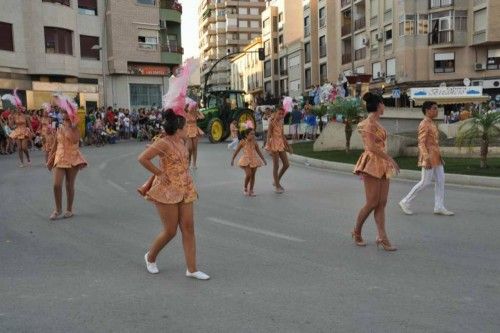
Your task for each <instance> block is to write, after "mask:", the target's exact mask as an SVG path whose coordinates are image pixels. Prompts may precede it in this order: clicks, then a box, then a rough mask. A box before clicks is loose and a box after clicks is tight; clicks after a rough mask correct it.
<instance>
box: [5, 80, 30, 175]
mask: <svg viewBox="0 0 500 333" xmlns="http://www.w3.org/2000/svg"><path fill="white" fill-rule="evenodd" d="M2 99H3V100H8V101H9V102H10V103H11V104H12V105H14V106H15V108H14V112H13V113H12V114H11V115H10V123H11V125H15V129H14V130H13V131H12V132H11V133H10V135H9V137H10V138H11V139H12V140H13V141H14V142H15V143H16V145H17V150H18V153H19V160H20V162H21V163H20V164H19V167H21V168H24V167H25V164H24V155H26V159H27V161H28V166H31V160H30V154H29V151H28V143H29V142H30V140H31V138H32V137H33V131H32V130H31V120H30V117H29V116H28V115H27V114H25V108H24V106H23V104H22V102H21V99H20V98H19V96H17V89H16V90H14V94H13V95H10V94H6V95H3V96H2Z"/></svg>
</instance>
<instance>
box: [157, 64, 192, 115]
mask: <svg viewBox="0 0 500 333" xmlns="http://www.w3.org/2000/svg"><path fill="white" fill-rule="evenodd" d="M195 68H196V60H195V59H193V58H189V59H188V60H186V62H185V63H184V65H182V67H181V68H180V69H179V75H177V76H174V75H172V76H171V77H170V78H169V80H168V81H169V85H168V91H167V93H166V94H165V95H164V96H163V99H162V106H163V109H164V110H166V109H172V110H173V111H174V113H175V114H176V115H179V116H183V117H185V116H186V113H185V111H184V108H185V105H186V91H187V87H188V83H189V77H190V76H191V74H192V73H193V71H194V70H195Z"/></svg>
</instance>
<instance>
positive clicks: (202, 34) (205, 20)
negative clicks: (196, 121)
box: [198, 0, 265, 90]
mask: <svg viewBox="0 0 500 333" xmlns="http://www.w3.org/2000/svg"><path fill="white" fill-rule="evenodd" d="M264 8H265V0H250V1H234V0H200V1H199V6H198V14H199V47H200V63H201V81H202V85H204V79H205V75H206V74H207V73H208V72H209V71H210V69H211V68H212V65H214V63H215V62H216V61H217V60H219V59H221V58H223V57H224V56H226V55H227V54H228V53H232V52H238V51H241V50H242V49H243V48H244V47H245V46H246V45H247V44H248V43H249V42H250V41H252V40H253V39H254V38H257V37H260V36H261V13H262V11H263V9H264ZM230 71H231V66H230V63H229V61H222V62H221V63H219V64H218V65H217V66H216V67H214V68H213V70H212V75H211V76H210V79H209V81H208V84H209V87H210V89H214V90H221V89H222V90H223V89H229V88H230V87H231V82H230V76H231V73H230Z"/></svg>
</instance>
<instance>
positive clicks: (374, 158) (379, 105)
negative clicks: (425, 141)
mask: <svg viewBox="0 0 500 333" xmlns="http://www.w3.org/2000/svg"><path fill="white" fill-rule="evenodd" d="M363 99H364V100H365V102H366V109H367V111H368V113H369V115H368V118H367V119H365V120H363V121H362V122H360V123H359V124H358V131H359V133H360V135H361V138H362V139H363V144H364V147H365V151H364V152H363V153H362V154H361V156H360V157H359V160H358V162H357V163H356V166H355V167H354V173H356V174H358V175H362V177H363V182H364V186H365V195H366V204H365V205H364V207H363V208H361V210H360V212H359V214H358V218H357V220H356V226H355V227H354V230H353V231H352V237H353V239H354V242H355V243H356V245H358V246H366V243H365V242H364V240H363V237H362V236H361V232H362V229H363V224H364V223H365V221H366V219H367V218H368V216H370V214H371V213H372V212H374V217H375V223H376V225H377V232H378V236H377V240H376V243H377V247H378V246H379V245H381V246H382V247H383V249H384V250H386V251H395V250H396V248H395V247H393V246H392V245H391V243H390V242H389V239H388V238H387V233H386V231H385V206H386V204H387V196H388V194H389V178H390V177H391V176H393V175H395V174H396V173H398V172H399V166H398V165H397V163H396V162H395V161H394V160H393V159H392V157H390V156H389V155H388V154H387V152H386V147H385V144H386V140H387V132H386V130H385V129H384V128H383V127H382V125H380V123H379V118H380V116H381V115H383V114H384V103H383V99H382V97H381V96H379V95H375V94H372V93H367V94H365V96H364V97H363Z"/></svg>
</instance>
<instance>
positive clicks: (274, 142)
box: [265, 107, 293, 193]
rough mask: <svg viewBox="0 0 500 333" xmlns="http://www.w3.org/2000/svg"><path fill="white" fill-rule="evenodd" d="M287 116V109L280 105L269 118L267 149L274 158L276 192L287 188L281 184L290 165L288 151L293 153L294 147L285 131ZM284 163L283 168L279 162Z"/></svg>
mask: <svg viewBox="0 0 500 333" xmlns="http://www.w3.org/2000/svg"><path fill="white" fill-rule="evenodd" d="M284 118H285V109H284V108H282V107H280V108H278V109H277V111H276V112H275V113H274V115H272V116H271V118H270V119H269V130H268V133H267V142H266V147H265V149H266V150H267V151H268V152H269V153H270V154H271V157H272V158H273V181H274V182H273V186H274V191H275V192H276V193H283V192H284V191H285V189H284V188H283V186H281V178H282V177H283V175H284V174H285V172H286V170H287V169H288V168H289V167H290V162H288V156H287V154H286V153H287V152H289V153H290V154H292V153H293V151H292V147H290V145H289V144H288V141H287V140H286V138H285V133H284V131H283V120H284ZM280 160H281V163H282V164H283V165H282V167H281V169H280V166H279V162H280Z"/></svg>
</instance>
